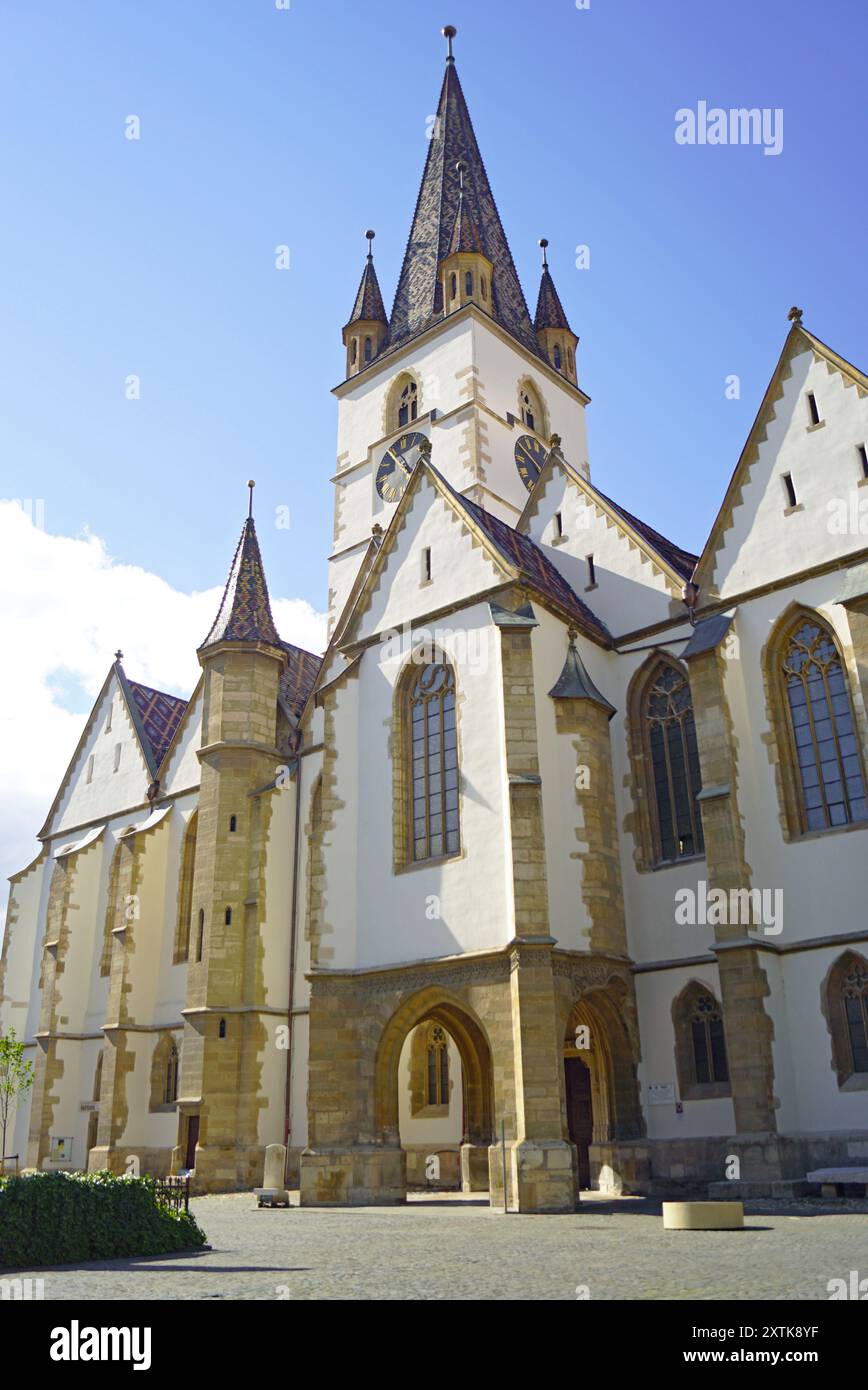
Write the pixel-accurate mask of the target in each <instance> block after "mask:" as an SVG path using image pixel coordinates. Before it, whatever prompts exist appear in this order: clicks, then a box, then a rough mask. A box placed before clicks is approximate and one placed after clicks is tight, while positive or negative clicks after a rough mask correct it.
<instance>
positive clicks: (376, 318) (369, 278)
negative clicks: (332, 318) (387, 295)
mask: <svg viewBox="0 0 868 1390" xmlns="http://www.w3.org/2000/svg"><path fill="white" fill-rule="evenodd" d="M362 320H365V321H366V322H369V323H388V319H387V318H386V307H385V305H384V304H383V296H382V295H381V293H380V282H379V280H378V279H377V272H376V270H375V269H374V258H373V256H371V255H370V254H369V255H368V259H367V260H366V261H365V268H364V270H363V271H362V278H361V280H360V281H359V290H358V294H357V295H356V301H355V303H354V305H353V312H352V313H351V314H350V317H349V318H348V319H347V322H346V324H345V327H346V328H349V326H350V324H351V323H359V322H360V321H362Z"/></svg>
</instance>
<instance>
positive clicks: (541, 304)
mask: <svg viewBox="0 0 868 1390" xmlns="http://www.w3.org/2000/svg"><path fill="white" fill-rule="evenodd" d="M539 244H540V247H541V248H542V257H543V264H542V279H541V280H540V285H539V295H538V296H537V301H536V314H535V315H534V321H533V326H534V328H535V329H536V331H537V332H538V333H539V331H540V329H542V328H566V329H567V331H568V332H572V329H571V328H570V325H569V322H568V320H567V316H566V314H565V313H564V306H563V305H562V304H561V301H560V298H559V296H558V292H557V290H556V289H555V282H554V280H553V279H552V275H551V271H550V270H549V262H548V256H547V255H546V248H547V247H548V240H547V239H546V237H540V239H539Z"/></svg>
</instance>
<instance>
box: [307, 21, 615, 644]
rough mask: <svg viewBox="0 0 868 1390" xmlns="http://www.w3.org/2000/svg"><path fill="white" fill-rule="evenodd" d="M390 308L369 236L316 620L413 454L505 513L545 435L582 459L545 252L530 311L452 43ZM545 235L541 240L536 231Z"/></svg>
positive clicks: (349, 346)
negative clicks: (324, 595)
mask: <svg viewBox="0 0 868 1390" xmlns="http://www.w3.org/2000/svg"><path fill="white" fill-rule="evenodd" d="M455 32H456V31H455V29H454V27H453V26H451V25H448V26H447V27H446V28H445V29H444V31H443V33H444V35H445V37H446V39H447V56H446V72H445V74H444V77H443V84H442V87H441V91H440V98H439V101H438V104H437V115H436V117H435V119H434V122H433V125H432V128H431V131H430V141H429V146H428V154H427V158H426V160H425V168H424V171H423V174H422V182H421V186H420V189H419V196H418V198H417V201H416V209H415V212H414V214H413V220H412V224H411V227H410V235H409V238H408V241H407V248H406V251H405V253H404V260H403V264H402V266H401V272H400V275H399V277H398V285H397V289H396V291H395V298H394V303H393V306H392V312H391V316H389V317H388V318H387V316H386V313H385V309H384V305H383V298H382V295H381V293H380V286H379V282H378V280H377V274H376V271H375V269H374V263H373V255H372V251H371V241H372V238H373V232H372V231H369V232H368V233H367V237H368V254H367V260H366V263H365V267H364V271H363V274H362V279H361V283H360V285H359V289H358V293H357V295H356V299H355V303H354V305H353V310H352V313H351V316H350V319H349V321H348V323H347V325H346V327H345V328H344V330H343V341H344V345H345V347H346V352H347V359H346V372H347V375H346V379H345V380H344V381H343V382H342V383H341V384H340V385H339V386H337V387H336V388H335V392H334V394H335V395H336V396H337V399H338V451H337V468H336V471H335V476H334V478H333V482H334V485H335V509H334V540H333V547H332V553H331V556H330V563H329V569H330V580H329V630H330V631H332V630H333V629H334V626H335V624H336V622H337V621H338V619H339V618H340V615H341V613H342V612H343V610H344V608H345V606H346V604H347V601H348V600H349V598H350V596H351V594H352V591H353V586H354V583H355V580H356V578H357V576H358V573H359V570H360V567H361V566H362V564H363V562H364V558H365V555H366V554H367V553H368V549H369V546H370V542H371V536H372V532H373V531H374V528H375V527H378V528H380V529H381V530H382V531H386V530H388V527H389V525H390V523H391V520H392V516H393V515H394V511H395V507H396V505H397V503H398V501H399V500H400V497H401V495H402V493H403V491H404V488H405V487H406V484H407V481H408V479H409V477H410V475H411V473H412V471H413V468H414V467H415V465H416V463H417V462H418V459H419V457H420V455H421V454H422V453H428V451H429V448H430V453H429V457H430V460H431V463H432V464H433V466H434V467H435V468H436V469H437V470H438V472H439V473H441V474H442V476H443V477H444V478H445V479H446V481H447V482H448V483H449V484H450V486H451V487H452V488H454V489H455V490H456V491H457V492H460V493H463V494H465V495H466V496H467V497H469V498H470V500H471V501H473V502H475V503H476V504H477V505H479V506H481V507H484V508H485V509H486V510H487V511H490V512H492V513H493V514H494V515H495V516H497V517H499V518H500V519H501V520H503V521H505V522H507V523H508V524H509V525H511V526H515V525H516V523H517V522H518V519H519V517H520V515H521V512H522V509H523V507H524V505H525V503H526V501H527V497H528V492H529V490H530V489H531V488H532V487H533V484H534V482H535V480H536V477H537V476H538V474H539V470H540V468H541V467H542V464H543V463H544V462H545V459H546V455H547V453H548V450H549V448H550V447H551V440H552V437H553V436H554V435H557V436H559V438H560V440H561V449H562V452H563V454H564V457H565V458H566V460H567V462H568V463H570V464H572V465H573V467H574V468H576V469H578V470H579V471H581V472H582V473H583V474H585V476H587V474H588V462H587V442H586V434H585V420H584V411H585V406H586V405H587V404H588V399H589V398H588V397H587V396H586V395H585V393H584V391H583V390H582V389H581V387H580V386H579V384H578V370H577V362H576V355H575V354H576V346H577V344H578V338H577V337H576V335H575V334H574V333H573V332H572V330H571V328H570V326H569V323H568V321H567V317H566V314H565V313H564V310H563V307H562V305H561V301H560V298H559V297H558V294H557V291H556V290H555V287H554V282H553V280H552V275H551V271H550V269H549V265H548V260H547V257H545V256H544V264H543V272H542V281H541V284H540V289H539V296H538V304H537V312H536V316H535V318H534V319H533V320H532V319H531V316H530V313H529V311H528V307H527V302H526V300H525V296H524V292H523V290H522V287H521V283H520V281H519V278H518V274H517V272H516V269H515V265H514V263H513V259H512V253H511V252H510V249H509V243H508V242H507V239H506V233H505V232H504V229H503V225H502V223H501V220H500V214H499V212H498V210H497V205H496V203H495V201H494V195H493V193H492V191H491V185H490V184H489V181H488V175H487V173H486V170H485V165H484V164H483V161H482V155H481V154H480V151H479V146H478V144H477V141H476V135H475V133H474V130H473V125H472V123H471V120H470V114H469V112H468V109H467V103H466V101H465V98H464V93H463V91H462V89H461V84H460V82H459V80H458V72H457V69H456V66H455V59H454V56H453V53H452V40H453V38H454V37H455ZM540 244H541V245H543V246H544V248H545V247H546V246H547V245H548V242H545V241H543V242H541V243H540Z"/></svg>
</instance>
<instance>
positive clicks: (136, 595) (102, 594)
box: [0, 502, 326, 913]
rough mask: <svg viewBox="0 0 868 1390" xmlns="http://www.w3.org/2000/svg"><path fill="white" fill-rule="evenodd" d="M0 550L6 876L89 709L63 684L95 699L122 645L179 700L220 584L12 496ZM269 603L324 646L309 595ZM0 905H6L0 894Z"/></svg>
mask: <svg viewBox="0 0 868 1390" xmlns="http://www.w3.org/2000/svg"><path fill="white" fill-rule="evenodd" d="M37 519H38V518H37ZM0 555H2V557H3V563H2V566H0V644H2V646H0V649H2V652H3V658H4V659H3V668H4V679H3V680H2V681H0V872H2V875H3V877H4V879H5V877H6V876H7V875H8V874H10V873H14V872H15V871H16V870H18V869H21V868H23V867H24V866H25V865H26V864H28V863H29V862H30V860H31V859H32V858H33V857H34V856H35V855H36V853H37V851H38V848H39V846H38V842H37V841H36V838H35V836H36V832H37V831H38V830H39V829H40V828H41V826H42V823H43V821H44V819H45V816H46V813H47V812H48V809H49V807H50V805H51V802H52V800H53V798H54V794H55V792H56V791H57V789H58V787H59V785H60V782H61V780H62V778H63V775H64V773H65V771H66V768H67V764H68V762H69V760H70V758H71V757H72V755H73V753H74V752H75V747H76V744H77V743H78V740H79V737H80V736H81V733H82V730H83V729H84V725H85V720H86V715H85V714H82V713H80V712H79V713H71V712H70V710H69V709H65V708H63V702H64V695H63V690H64V688H66V689H67V690H68V689H69V688H70V687H71V688H73V689H75V688H76V687H80V689H81V690H82V691H83V692H84V693H85V694H86V696H87V697H88V699H89V700H93V699H95V697H96V695H97V694H98V693H99V690H100V687H101V686H102V683H103V681H104V680H105V677H106V675H107V673H108V669H109V666H110V665H111V662H112V659H113V653H114V651H115V649H116V648H117V647H118V645H120V646H121V647H123V650H124V669H125V671H126V672H127V675H128V676H130V677H131V678H132V679H133V680H138V681H142V682H143V683H144V684H145V685H152V686H155V687H156V688H157V689H158V690H167V691H170V692H172V693H174V694H178V695H184V696H188V695H189V694H190V692H191V691H192V689H193V687H194V685H195V684H196V681H197V679H198V676H199V663H198V661H197V659H196V647H197V646H198V644H199V643H200V642H201V641H202V639H203V637H204V636H205V634H206V633H207V631H208V628H209V626H210V624H211V623H212V622H213V620H214V615H215V613H216V612H217V609H218V606H219V603H220V597H221V594H222V589H221V588H220V587H215V588H213V589H206V590H204V591H203V592H201V593H193V594H185V593H181V592H180V591H179V590H177V589H173V588H172V586H171V585H170V584H167V583H166V581H165V580H164V579H161V578H160V576H159V575H157V574H152V573H150V572H149V571H147V570H144V569H140V568H139V567H138V566H137V565H125V564H122V563H120V562H118V561H116V560H115V559H114V558H113V557H112V556H111V555H109V553H108V551H107V550H106V547H105V544H104V543H103V541H101V540H100V539H99V537H98V536H93V535H89V534H85V535H83V536H80V537H78V538H72V537H68V536H52V535H49V534H48V532H46V531H42V530H39V529H38V527H37V526H35V525H33V523H32V521H31V520H30V518H29V516H28V515H27V514H26V512H25V511H23V510H22V508H21V507H19V506H18V505H17V504H16V503H14V502H0ZM227 563H228V562H227ZM272 609H273V612H274V620H275V622H276V624H277V628H278V631H279V632H280V634H281V636H282V637H283V638H284V639H285V640H286V641H289V642H295V643H297V644H298V646H300V647H305V648H306V649H307V650H308V651H315V652H319V651H322V650H323V648H324V646H325V640H326V625H325V617H324V616H323V615H322V614H319V613H317V612H316V611H315V610H314V609H313V608H312V607H311V605H310V604H309V603H307V602H306V601H305V600H304V599H287V598H284V599H281V598H272ZM59 672H60V675H58V673H59ZM66 703H67V704H69V699H68V698H67V699H66ZM79 707H80V706H79ZM0 892H2V890H0ZM0 907H2V911H3V912H4V913H5V908H6V901H5V892H2V901H0Z"/></svg>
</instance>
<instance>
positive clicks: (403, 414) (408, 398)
mask: <svg viewBox="0 0 868 1390" xmlns="http://www.w3.org/2000/svg"><path fill="white" fill-rule="evenodd" d="M418 395H419V393H418V390H417V388H416V383H415V381H408V382H407V385H406V386H405V387H404V389H403V391H402V392H401V395H400V397H399V398H398V424H399V425H409V424H410V422H411V420H415V419H416V414H417V411H418V409H419V406H418Z"/></svg>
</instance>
